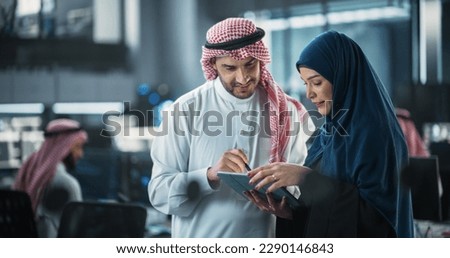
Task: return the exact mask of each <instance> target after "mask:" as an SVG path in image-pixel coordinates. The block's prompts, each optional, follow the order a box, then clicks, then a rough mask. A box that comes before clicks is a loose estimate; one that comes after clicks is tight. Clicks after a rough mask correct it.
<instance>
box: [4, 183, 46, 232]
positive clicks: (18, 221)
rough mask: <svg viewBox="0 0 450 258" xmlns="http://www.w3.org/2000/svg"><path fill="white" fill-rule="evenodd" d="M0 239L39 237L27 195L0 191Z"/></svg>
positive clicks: (12, 191)
mask: <svg viewBox="0 0 450 258" xmlns="http://www.w3.org/2000/svg"><path fill="white" fill-rule="evenodd" d="M0 237H10V238H12V237H38V233H37V228H36V222H35V220H34V212H33V208H32V206H31V200H30V197H29V196H28V194H27V193H25V192H22V191H16V190H6V189H5V190H0Z"/></svg>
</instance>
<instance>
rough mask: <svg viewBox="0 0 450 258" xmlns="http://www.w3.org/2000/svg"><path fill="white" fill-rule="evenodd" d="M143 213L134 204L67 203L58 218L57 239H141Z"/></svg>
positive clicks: (142, 210) (142, 208) (145, 213)
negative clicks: (59, 220) (59, 219)
mask: <svg viewBox="0 0 450 258" xmlns="http://www.w3.org/2000/svg"><path fill="white" fill-rule="evenodd" d="M146 219H147V210H146V209H145V208H144V207H142V206H138V205H134V204H123V203H105V202H70V203H68V204H67V205H66V206H65V208H64V210H63V214H62V216H61V222H60V225H59V229H58V237H86V238H91V237H92V238H102V237H107V238H113V237H122V238H137V237H144V232H145V222H146Z"/></svg>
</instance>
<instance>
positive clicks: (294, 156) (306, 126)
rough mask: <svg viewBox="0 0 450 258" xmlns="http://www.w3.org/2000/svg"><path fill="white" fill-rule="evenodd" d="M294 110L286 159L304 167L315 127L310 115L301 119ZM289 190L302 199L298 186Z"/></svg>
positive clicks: (290, 187)
mask: <svg viewBox="0 0 450 258" xmlns="http://www.w3.org/2000/svg"><path fill="white" fill-rule="evenodd" d="M292 106H293V105H292ZM303 108H304V107H303ZM292 110H293V111H292V114H293V115H292V116H291V119H292V120H291V121H292V122H291V130H290V132H291V133H290V136H289V143H288V147H287V149H286V153H285V158H286V162H288V163H293V164H298V165H303V164H304V162H305V159H306V156H307V154H308V149H307V146H306V142H307V141H308V140H309V138H310V137H311V135H312V134H313V132H314V131H315V126H314V123H313V121H312V119H311V117H310V116H309V115H308V113H306V114H305V115H304V116H303V117H301V116H300V114H299V112H298V111H297V109H296V108H293V109H292ZM287 190H288V191H289V192H290V193H291V194H292V195H294V196H295V197H296V198H298V197H300V188H299V187H298V186H288V187H287Z"/></svg>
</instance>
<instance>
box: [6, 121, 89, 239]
mask: <svg viewBox="0 0 450 258" xmlns="http://www.w3.org/2000/svg"><path fill="white" fill-rule="evenodd" d="M44 137H45V141H44V143H43V144H42V146H41V147H40V148H39V150H37V151H36V152H34V153H33V154H31V155H30V157H29V158H28V159H27V160H26V161H25V162H24V164H23V165H22V167H21V168H20V169H19V172H18V174H17V176H16V178H15V182H14V185H13V189H15V190H21V191H25V192H26V193H28V195H29V196H30V198H31V203H32V206H33V211H34V213H35V218H36V223H37V228H38V235H39V237H56V236H57V232H58V227H59V222H60V218H61V214H62V210H63V208H64V206H65V204H66V203H68V202H71V201H81V200H82V194H81V187H80V184H79V182H78V180H77V179H76V178H75V177H73V176H72V175H71V174H70V171H71V170H73V169H74V168H75V166H76V163H77V161H78V160H79V159H80V158H81V157H82V156H83V154H84V153H83V147H84V144H85V143H86V142H87V139H88V136H87V133H86V131H84V130H83V129H82V128H81V127H80V124H79V123H78V122H77V121H74V120H70V119H56V120H53V121H51V122H50V123H49V124H48V125H47V128H46V129H45V133H44Z"/></svg>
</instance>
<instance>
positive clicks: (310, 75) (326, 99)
mask: <svg viewBox="0 0 450 258" xmlns="http://www.w3.org/2000/svg"><path fill="white" fill-rule="evenodd" d="M299 72H300V78H301V79H302V80H303V81H304V82H305V87H306V97H307V98H308V99H310V100H311V101H312V103H313V104H314V105H316V107H317V110H318V111H319V113H320V114H321V115H323V116H326V115H328V114H330V112H331V107H332V104H333V85H331V83H330V82H329V81H328V80H327V79H325V78H324V77H323V76H322V75H320V74H319V73H318V72H316V71H314V70H312V69H309V68H306V67H300V69H299Z"/></svg>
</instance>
